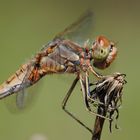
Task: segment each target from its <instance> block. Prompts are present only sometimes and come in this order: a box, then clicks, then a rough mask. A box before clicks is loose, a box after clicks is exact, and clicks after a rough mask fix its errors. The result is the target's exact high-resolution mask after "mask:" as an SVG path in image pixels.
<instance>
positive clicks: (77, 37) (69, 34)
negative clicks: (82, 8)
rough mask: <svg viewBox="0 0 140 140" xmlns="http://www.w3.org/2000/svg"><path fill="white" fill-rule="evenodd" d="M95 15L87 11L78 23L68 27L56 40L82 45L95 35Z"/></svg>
mask: <svg viewBox="0 0 140 140" xmlns="http://www.w3.org/2000/svg"><path fill="white" fill-rule="evenodd" d="M93 19H94V14H93V12H92V11H91V10H88V11H86V12H85V13H84V14H83V15H82V16H81V17H80V18H79V19H78V20H77V21H75V22H74V23H72V24H71V25H70V26H68V27H67V28H66V29H65V30H64V31H62V32H60V33H59V34H57V35H56V37H55V38H64V39H70V40H72V41H74V42H76V43H78V44H80V45H82V44H83V43H84V42H85V41H86V40H88V39H89V38H90V37H91V36H92V35H93V26H94V20H93Z"/></svg>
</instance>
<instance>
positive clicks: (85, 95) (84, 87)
mask: <svg viewBox="0 0 140 140" xmlns="http://www.w3.org/2000/svg"><path fill="white" fill-rule="evenodd" d="M80 83H81V88H82V92H83V98H84V102H85V105H86V109H87V111H88V112H90V113H91V114H93V115H96V116H98V117H101V118H104V119H108V120H110V119H109V118H107V117H105V116H102V115H100V114H98V113H96V112H94V111H93V110H91V108H90V105H89V101H88V96H89V94H90V93H89V92H90V91H89V80H88V74H87V73H86V77H84V79H83V77H82V76H81V75H80Z"/></svg>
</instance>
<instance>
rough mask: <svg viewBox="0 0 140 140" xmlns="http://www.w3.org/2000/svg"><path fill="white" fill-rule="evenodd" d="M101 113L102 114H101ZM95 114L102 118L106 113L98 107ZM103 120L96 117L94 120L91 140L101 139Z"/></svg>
mask: <svg viewBox="0 0 140 140" xmlns="http://www.w3.org/2000/svg"><path fill="white" fill-rule="evenodd" d="M101 112H102V113H101ZM97 113H98V114H100V115H103V116H106V111H105V107H103V106H102V108H101V106H99V107H98V110H97ZM104 121H105V119H104V118H101V117H98V116H97V117H96V119H95V124H94V129H93V135H92V140H100V138H101V133H102V129H103V125H104Z"/></svg>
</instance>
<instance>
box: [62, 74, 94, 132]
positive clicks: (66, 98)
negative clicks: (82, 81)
mask: <svg viewBox="0 0 140 140" xmlns="http://www.w3.org/2000/svg"><path fill="white" fill-rule="evenodd" d="M78 80H79V76H77V77H76V79H75V80H74V81H73V83H72V85H71V87H70V89H69V91H68V92H67V94H66V96H65V98H64V99H63V102H62V109H63V110H64V111H65V112H66V113H67V114H68V115H69V116H71V117H72V118H73V119H74V120H76V121H77V122H78V123H79V124H80V125H82V126H83V127H84V128H86V129H87V130H88V131H90V132H91V133H92V130H91V129H90V128H89V127H87V126H86V125H85V124H84V123H83V122H81V121H80V120H79V119H78V118H77V117H75V116H74V115H73V114H72V113H71V112H69V111H68V110H67V109H66V104H67V101H68V99H69V97H70V95H71V94H72V91H73V90H74V88H75V86H76V84H77V82H78Z"/></svg>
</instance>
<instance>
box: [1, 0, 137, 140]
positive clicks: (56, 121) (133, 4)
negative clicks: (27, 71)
mask: <svg viewBox="0 0 140 140" xmlns="http://www.w3.org/2000/svg"><path fill="white" fill-rule="evenodd" d="M88 8H91V9H93V11H94V13H95V28H94V29H93V32H94V35H95V36H94V37H93V38H95V37H96V36H97V35H100V34H103V35H105V36H107V37H108V38H110V39H111V40H114V41H116V42H118V43H117V47H118V57H117V60H116V61H115V62H114V63H113V65H112V66H111V67H110V68H108V70H107V71H106V74H109V72H110V71H111V73H113V72H122V73H126V74H127V81H128V84H127V85H125V88H124V96H123V107H122V109H121V110H120V118H119V125H120V126H121V129H120V130H115V129H113V133H111V134H110V133H109V129H108V122H106V124H105V127H104V130H103V135H102V140H109V139H113V140H118V139H120V140H132V139H139V125H140V123H139V122H140V121H139V118H140V109H139V106H140V105H139V103H140V101H139V99H140V95H139V89H138V88H139V87H140V86H139V78H140V77H139V75H140V74H139V71H140V62H138V61H139V60H140V27H139V26H140V15H139V14H140V2H138V0H133V1H129V0H124V1H121V0H117V1H116V0H108V1H102V0H86V1H85V0H17V1H16V0H12V1H10V0H0V65H1V66H0V82H1V83H2V82H3V81H4V80H6V79H7V78H8V76H10V74H12V73H14V72H15V71H16V70H17V69H18V68H19V66H20V65H21V64H23V63H24V62H26V60H28V58H30V57H31V56H32V55H33V54H34V53H35V52H37V51H38V50H39V49H40V48H41V46H42V45H43V44H45V43H47V42H48V41H50V40H51V39H52V38H53V37H54V35H55V34H56V33H58V32H60V31H62V30H63V29H64V28H65V27H66V26H67V25H69V24H70V23H72V22H73V21H75V20H76V19H77V18H78V17H79V16H80V15H81V14H82V13H83V12H84V11H86V9H88ZM73 79H74V76H72V75H71V76H68V75H66V76H62V75H59V76H56V75H52V76H46V77H45V78H44V79H43V80H42V82H41V86H40V89H39V90H38V93H37V94H39V95H38V96H37V100H36V101H35V103H34V104H33V106H32V107H30V108H29V109H27V110H25V111H23V112H20V113H15V114H13V113H10V112H9V110H7V108H6V106H5V104H4V101H3V100H2V101H1V102H0V140H72V139H74V140H75V139H80V140H85V139H86V140H89V139H91V135H90V133H89V132H87V131H86V130H85V129H84V128H82V127H81V126H80V125H78V124H77V123H76V122H75V121H73V120H72V119H71V118H70V117H69V116H68V115H67V114H65V113H64V112H63V111H62V109H61V101H62V99H63V97H64V96H65V94H66V92H67V90H68V88H69V86H70V84H71V83H72V80H73ZM74 92H75V94H73V96H72V98H71V100H70V102H69V109H70V110H73V112H75V114H76V115H77V116H80V118H81V119H82V120H84V121H85V122H86V123H87V124H88V125H89V126H90V127H91V128H92V127H93V124H94V118H95V117H94V116H92V115H90V114H89V113H88V112H86V111H85V107H84V104H83V100H82V96H81V94H80V87H79V85H78V87H77V88H76V90H75V91H74Z"/></svg>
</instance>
